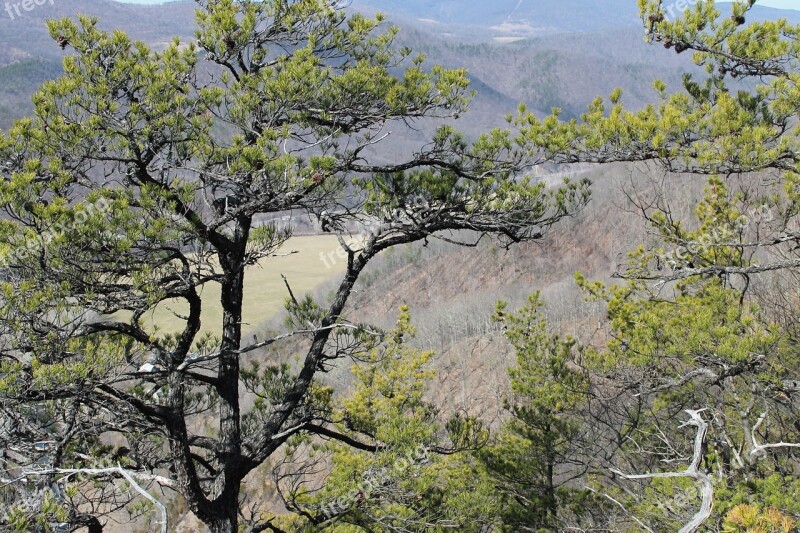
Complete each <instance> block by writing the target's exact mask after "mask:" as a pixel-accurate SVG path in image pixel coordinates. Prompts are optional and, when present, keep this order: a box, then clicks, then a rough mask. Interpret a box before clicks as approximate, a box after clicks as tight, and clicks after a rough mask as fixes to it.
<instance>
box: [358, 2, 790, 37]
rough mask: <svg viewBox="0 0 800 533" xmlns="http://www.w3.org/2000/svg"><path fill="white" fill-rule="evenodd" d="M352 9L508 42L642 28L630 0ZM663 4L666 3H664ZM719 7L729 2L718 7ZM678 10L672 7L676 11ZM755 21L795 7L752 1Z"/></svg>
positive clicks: (367, 5)
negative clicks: (529, 38)
mask: <svg viewBox="0 0 800 533" xmlns="http://www.w3.org/2000/svg"><path fill="white" fill-rule="evenodd" d="M349 3H350V4H351V8H352V9H356V10H359V9H360V10H364V11H381V12H384V13H386V14H388V15H389V16H390V17H392V18H394V19H397V20H398V21H405V22H412V21H413V22H415V23H417V24H424V25H427V26H428V27H429V28H430V29H431V30H434V31H436V32H437V33H438V34H440V35H441V34H445V35H449V36H451V37H454V38H457V39H461V40H470V41H473V40H485V39H487V38H493V39H495V40H499V41H508V40H513V39H517V38H527V37H534V36H540V35H551V34H556V33H572V32H595V31H603V30H609V29H617V28H632V27H639V28H640V27H641V25H642V21H641V19H640V18H639V9H638V7H637V4H636V2H635V0H494V1H492V2H486V1H483V0H351V1H350V2H349ZM664 5H665V8H667V9H668V8H669V7H670V6H671V3H670V2H669V1H665V2H664ZM722 9H723V12H724V10H727V9H729V7H728V6H725V5H723V6H722ZM676 12H677V10H676ZM751 17H752V18H753V19H754V20H762V19H773V20H774V19H777V18H779V17H786V18H787V19H789V20H790V21H791V22H794V23H798V22H800V11H796V10H781V9H773V8H767V7H761V6H756V7H755V8H753V10H752V11H751Z"/></svg>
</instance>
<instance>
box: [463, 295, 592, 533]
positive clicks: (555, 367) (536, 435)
mask: <svg viewBox="0 0 800 533" xmlns="http://www.w3.org/2000/svg"><path fill="white" fill-rule="evenodd" d="M541 307H542V302H541V300H540V298H539V294H538V293H536V294H533V295H532V296H530V297H529V299H528V304H527V305H526V306H524V307H523V308H521V309H520V310H519V311H517V312H515V313H510V312H508V310H507V304H506V303H505V302H500V303H498V304H497V308H496V311H495V320H497V321H498V322H500V323H502V324H503V327H504V329H505V335H506V337H507V338H508V340H509V342H510V343H511V345H512V347H513V348H514V350H515V352H516V354H517V364H516V366H514V367H513V368H512V369H511V370H510V371H509V376H510V378H511V397H510V398H509V399H508V402H507V404H506V409H507V411H508V413H509V414H510V415H511V417H510V419H509V420H508V421H507V422H506V423H505V425H504V426H503V428H502V431H501V432H500V434H499V435H498V436H497V441H498V442H497V443H496V444H494V445H493V446H490V447H488V448H486V449H484V450H482V451H481V452H480V454H479V456H480V457H481V459H482V461H483V462H484V464H485V465H486V467H487V469H488V470H489V472H490V473H491V475H492V476H493V478H494V479H496V480H497V483H498V486H499V487H500V489H501V493H502V503H503V507H502V511H501V519H502V523H503V525H504V528H506V530H507V531H517V530H518V529H519V528H520V527H531V528H536V530H538V529H542V530H544V529H551V528H556V527H558V525H559V524H560V522H559V518H560V517H559V513H560V512H566V513H570V512H571V513H575V512H576V511H577V514H580V509H579V508H578V507H580V506H574V504H576V503H578V502H579V501H580V500H581V499H582V497H583V495H582V494H581V491H580V490H574V487H570V486H568V485H567V483H566V481H567V480H568V479H569V478H570V477H572V476H571V474H569V473H566V471H565V467H566V466H567V465H568V464H569V463H571V462H572V461H573V459H575V458H576V457H577V455H578V454H579V453H580V452H579V451H578V448H579V435H580V432H581V429H582V428H581V426H582V422H581V419H580V411H581V410H582V409H583V408H584V406H585V404H586V402H587V400H588V396H587V393H588V386H589V376H588V374H587V373H586V371H585V370H584V369H583V368H582V366H581V365H582V362H581V355H580V352H581V350H580V349H579V348H578V347H577V346H576V342H575V341H574V340H573V339H569V338H567V339H562V338H561V337H560V336H558V335H551V334H549V333H548V331H547V324H546V321H545V318H544V316H543V314H542V310H541Z"/></svg>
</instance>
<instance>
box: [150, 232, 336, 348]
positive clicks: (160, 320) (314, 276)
mask: <svg viewBox="0 0 800 533" xmlns="http://www.w3.org/2000/svg"><path fill="white" fill-rule="evenodd" d="M338 248H339V243H338V241H337V240H336V237H334V236H331V235H321V236H311V237H294V238H292V239H291V240H290V241H289V242H287V243H286V244H285V245H284V247H283V248H282V249H281V251H280V252H279V253H281V254H287V253H289V252H291V251H294V252H297V253H293V254H290V255H286V256H282V257H270V258H266V259H263V260H262V261H261V262H260V263H259V264H258V265H255V266H253V267H250V268H249V269H248V270H247V272H246V274H245V293H244V318H243V328H242V330H243V332H245V333H252V332H254V331H256V330H257V328H258V327H259V326H260V325H261V324H263V323H264V322H265V321H267V320H269V319H271V318H274V317H275V316H276V315H277V314H278V313H279V312H280V311H281V310H282V309H283V305H284V300H285V299H286V297H287V296H288V291H287V290H286V285H285V284H284V282H283V279H282V278H281V274H283V275H284V276H286V278H287V279H288V280H289V284H290V285H291V287H292V291H293V292H294V294H295V296H296V297H297V298H300V297H302V296H303V295H304V294H305V293H307V292H311V291H313V290H314V289H316V288H317V287H319V286H320V285H321V284H322V283H324V282H326V281H328V280H329V279H331V278H333V277H335V276H337V275H340V274H341V273H343V272H344V270H345V267H346V264H347V263H346V261H343V260H341V259H338V258H336V254H335V253H334V254H332V252H335V251H336V250H337V249H338ZM320 254H324V255H325V256H326V257H328V258H336V259H334V260H331V259H328V262H327V264H326V263H324V262H323V260H322V259H321V258H320ZM331 254H332V255H331ZM202 298H203V314H202V328H201V333H203V332H211V333H214V334H219V332H220V330H221V325H222V309H221V307H220V303H219V301H220V286H219V284H217V283H210V284H208V285H206V286H205V288H204V290H203V294H202ZM187 309H188V306H187V305H186V304H185V302H180V301H179V302H164V303H162V304H161V305H159V306H158V307H157V308H156V309H155V310H154V311H153V312H151V313H148V314H147V315H145V316H144V317H143V322H144V323H145V324H147V325H148V326H150V327H152V328H153V329H155V328H156V327H157V328H158V330H159V332H161V333H175V332H178V331H180V330H182V329H183V325H184V321H183V320H182V319H180V318H179V317H178V316H176V314H178V315H182V316H185V315H186V313H187Z"/></svg>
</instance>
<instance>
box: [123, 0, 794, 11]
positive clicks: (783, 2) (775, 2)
mask: <svg viewBox="0 0 800 533" xmlns="http://www.w3.org/2000/svg"><path fill="white" fill-rule="evenodd" d="M117 1H119V2H127V3H131V4H163V3H164V0H117ZM758 4H759V5H762V6H770V7H782V8H784V9H798V10H800V0H758Z"/></svg>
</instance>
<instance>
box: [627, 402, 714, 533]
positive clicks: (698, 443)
mask: <svg viewBox="0 0 800 533" xmlns="http://www.w3.org/2000/svg"><path fill="white" fill-rule="evenodd" d="M702 412H703V409H700V410H697V411H695V410H692V409H687V410H686V413H688V415H689V417H690V419H689V420H687V421H686V422H685V423H683V424H681V426H680V427H685V426H695V427H697V435H696V436H695V439H694V454H693V456H692V462H691V464H690V465H689V467H688V468H686V470H683V471H681V472H657V473H652V474H624V473H622V472H620V471H619V470H614V469H612V470H611V471H612V472H614V473H615V474H617V475H619V476H622V477H624V478H625V479H658V478H676V477H688V478H692V479H694V480H696V481H697V482H698V483H700V484H701V485H702V488H701V494H702V496H703V502H702V504H701V506H700V509H699V510H698V511H697V513H696V514H695V515H694V516H693V517H692V519H691V520H690V521H689V523H687V524H686V525H685V526H683V527H682V528H681V529H680V531H679V533H694V532H695V531H697V530H698V529H700V526H701V525H703V522H705V521H706V520H707V519H708V517H709V516H711V504H712V502H713V500H714V484H713V482H712V481H711V477H710V476H709V475H708V474H706V473H705V472H703V471H702V470H701V469H700V462H701V461H702V460H703V445H704V444H705V440H706V433H707V432H708V423H707V422H706V421H705V420H703V417H702V416H700V413H702Z"/></svg>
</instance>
